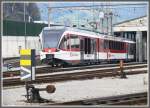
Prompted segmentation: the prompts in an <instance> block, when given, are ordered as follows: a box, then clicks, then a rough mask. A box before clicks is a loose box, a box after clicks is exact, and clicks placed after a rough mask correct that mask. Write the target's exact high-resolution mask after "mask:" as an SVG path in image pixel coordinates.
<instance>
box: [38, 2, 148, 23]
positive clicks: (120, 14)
mask: <svg viewBox="0 0 150 108" xmlns="http://www.w3.org/2000/svg"><path fill="white" fill-rule="evenodd" d="M123 3H124V4H126V3H127V4H129V3H130V4H132V2H119V4H123ZM133 3H134V4H140V3H145V2H133ZM37 4H38V7H39V8H40V11H41V18H42V19H41V20H44V21H47V20H48V9H47V8H48V7H60V6H61V7H62V6H92V5H102V4H103V5H107V4H108V5H111V4H116V3H115V2H107V3H106V2H105V3H104V2H103V3H102V2H47V3H44V2H43V3H37ZM103 7H104V6H103ZM99 8H100V6H99ZM104 8H106V7H104ZM109 8H113V9H112V12H113V13H114V15H115V16H114V17H113V19H114V22H115V23H117V22H121V21H124V20H128V19H133V18H137V17H140V16H144V15H147V6H146V5H140V6H139V5H123V6H112V7H110V6H109ZM93 15H95V18H98V13H97V11H95V12H94V14H93V11H92V10H91V11H87V10H82V11H81V10H73V9H72V10H66V9H63V10H62V9H53V10H52V11H51V14H50V19H51V21H52V22H60V21H65V20H66V21H68V20H70V21H75V20H76V21H79V22H80V21H85V20H92V19H93Z"/></svg>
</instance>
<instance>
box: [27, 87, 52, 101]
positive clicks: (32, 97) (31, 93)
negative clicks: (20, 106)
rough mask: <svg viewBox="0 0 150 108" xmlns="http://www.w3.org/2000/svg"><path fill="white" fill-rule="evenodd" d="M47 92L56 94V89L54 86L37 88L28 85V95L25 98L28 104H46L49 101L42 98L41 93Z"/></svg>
mask: <svg viewBox="0 0 150 108" xmlns="http://www.w3.org/2000/svg"><path fill="white" fill-rule="evenodd" d="M44 90H45V91H47V92H48V93H54V92H55V87H54V86H53V85H48V86H47V87H46V88H35V87H34V85H28V84H27V85H26V91H27V94H26V95H25V97H26V98H27V102H29V103H45V102H49V100H47V99H44V98H42V97H41V96H40V93H39V92H40V91H44Z"/></svg>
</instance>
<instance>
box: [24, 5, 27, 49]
mask: <svg viewBox="0 0 150 108" xmlns="http://www.w3.org/2000/svg"><path fill="white" fill-rule="evenodd" d="M24 23H25V30H24V35H25V49H26V48H27V37H26V3H24Z"/></svg>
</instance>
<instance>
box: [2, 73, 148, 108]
mask: <svg viewBox="0 0 150 108" xmlns="http://www.w3.org/2000/svg"><path fill="white" fill-rule="evenodd" d="M127 77H128V78H127V79H120V78H118V77H107V78H102V79H97V78H95V79H92V80H82V81H67V82H60V83H53V84H54V85H55V86H56V91H55V93H53V94H48V93H47V92H46V91H42V92H40V95H41V97H43V98H46V99H49V100H51V101H54V102H56V103H59V102H68V101H73V100H81V99H91V98H98V97H107V96H116V95H121V94H130V93H138V92H145V91H148V74H147V73H146V74H137V75H130V76H127ZM47 85H48V83H45V84H36V85H35V86H36V87H41V88H42V87H46V86H47ZM25 93H26V91H25V87H24V86H16V87H7V88H3V90H2V105H3V106H46V103H44V104H39V103H37V104H34V103H32V104H30V103H25V102H24V101H25V100H26V98H25V97H24V96H22V95H25ZM49 104H50V103H49Z"/></svg>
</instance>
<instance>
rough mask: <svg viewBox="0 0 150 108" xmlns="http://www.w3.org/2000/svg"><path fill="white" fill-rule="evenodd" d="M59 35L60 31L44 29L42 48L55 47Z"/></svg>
mask: <svg viewBox="0 0 150 108" xmlns="http://www.w3.org/2000/svg"><path fill="white" fill-rule="evenodd" d="M61 35H62V32H61V31H54V30H53V31H52V30H44V31H43V35H42V39H43V48H56V47H57V44H58V42H59V39H60V37H61Z"/></svg>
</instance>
